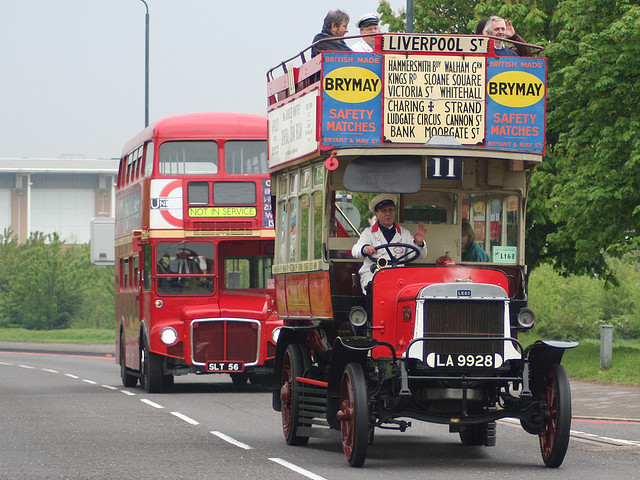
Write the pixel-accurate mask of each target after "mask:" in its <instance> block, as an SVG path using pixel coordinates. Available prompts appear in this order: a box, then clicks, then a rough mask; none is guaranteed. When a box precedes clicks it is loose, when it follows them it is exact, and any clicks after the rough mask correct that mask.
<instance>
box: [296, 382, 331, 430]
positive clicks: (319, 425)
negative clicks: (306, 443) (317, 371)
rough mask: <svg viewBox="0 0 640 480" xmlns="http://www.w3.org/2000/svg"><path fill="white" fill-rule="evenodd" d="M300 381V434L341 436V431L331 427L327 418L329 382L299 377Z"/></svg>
mask: <svg viewBox="0 0 640 480" xmlns="http://www.w3.org/2000/svg"><path fill="white" fill-rule="evenodd" d="M296 382H297V383H298V392H299V393H300V395H299V397H298V407H299V411H298V429H297V432H298V435H300V436H304V437H316V438H328V439H337V438H340V432H338V431H337V430H333V429H331V427H330V426H329V423H328V422H327V420H326V415H327V383H326V382H322V381H319V380H313V379H310V378H303V377H297V378H296Z"/></svg>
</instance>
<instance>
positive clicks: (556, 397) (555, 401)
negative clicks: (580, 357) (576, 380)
mask: <svg viewBox="0 0 640 480" xmlns="http://www.w3.org/2000/svg"><path fill="white" fill-rule="evenodd" d="M544 395H545V401H546V413H545V428H544V431H543V432H541V433H540V434H539V438H540V452H541V453H542V460H543V461H544V464H545V465H546V466H547V467H550V468H558V467H559V466H560V465H561V464H562V461H563V460H564V456H565V454H566V453H567V448H568V447H569V435H570V433H571V387H570V385H569V377H567V373H566V372H565V370H564V367H563V366H562V365H553V366H552V367H551V371H550V372H549V373H548V374H547V376H546V377H545V379H544Z"/></svg>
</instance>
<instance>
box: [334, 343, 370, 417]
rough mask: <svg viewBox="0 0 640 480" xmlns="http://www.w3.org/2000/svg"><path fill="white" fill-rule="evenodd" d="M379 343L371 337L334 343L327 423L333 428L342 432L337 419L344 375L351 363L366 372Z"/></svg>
mask: <svg viewBox="0 0 640 480" xmlns="http://www.w3.org/2000/svg"><path fill="white" fill-rule="evenodd" d="M377 344H378V342H377V341H376V340H374V339H373V338H370V337H338V338H336V340H335V342H334V343H333V350H332V352H331V364H330V365H329V373H328V375H327V380H328V382H327V383H328V385H327V421H328V422H329V425H330V426H331V428H334V429H336V430H340V421H339V420H338V418H337V417H336V414H337V413H338V410H340V384H341V383H342V374H343V373H344V370H345V368H346V366H347V364H349V363H353V362H355V363H359V364H360V365H362V369H363V370H364V371H365V377H366V371H367V369H366V365H367V355H368V353H369V350H371V349H372V348H374V347H375V346H376V345H377Z"/></svg>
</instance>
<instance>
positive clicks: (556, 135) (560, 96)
mask: <svg viewBox="0 0 640 480" xmlns="http://www.w3.org/2000/svg"><path fill="white" fill-rule="evenodd" d="M449 7H451V8H449ZM378 11H379V12H380V13H381V14H382V20H383V22H384V23H387V24H388V25H389V29H390V30H391V31H402V30H404V24H403V20H404V14H403V13H402V12H401V13H399V14H393V13H392V12H391V9H390V7H389V5H388V4H387V3H383V4H381V6H380V7H379V9H378ZM492 14H497V15H500V16H503V17H505V18H508V19H510V20H511V21H512V22H513V24H514V25H515V27H516V31H517V32H518V33H520V34H521V35H522V36H523V37H524V38H525V39H526V40H527V41H529V42H530V43H535V44H540V45H543V46H545V47H546V50H545V51H544V52H543V53H542V55H544V56H546V57H547V59H548V89H547V99H548V100H547V107H548V108H547V111H548V115H547V157H546V162H545V163H544V164H543V165H541V166H540V167H539V168H538V171H537V172H535V173H534V174H533V175H532V178H531V188H530V195H529V204H528V208H527V212H528V220H527V231H528V239H529V240H528V245H527V252H526V256H527V263H528V265H529V267H530V270H531V269H533V268H535V266H536V265H537V264H539V263H544V262H550V263H551V264H552V265H553V266H554V268H555V269H556V270H557V271H559V272H561V273H563V274H565V275H567V274H588V275H598V277H600V278H604V279H606V280H612V281H615V279H614V276H613V275H612V271H611V269H610V267H609V265H608V264H607V261H606V259H607V258H608V257H614V258H621V257H622V256H623V255H625V254H634V252H638V251H640V249H639V247H640V245H639V243H640V239H638V236H637V235H636V232H637V231H638V229H639V228H640V224H639V220H640V207H639V205H640V185H638V183H639V182H640V177H639V176H638V175H635V173H636V169H637V167H638V163H639V161H640V158H639V155H640V153H639V152H640V149H639V148H638V147H639V146H640V140H639V138H640V136H639V135H638V134H639V133H640V132H639V129H640V109H639V108H638V104H640V82H638V77H639V76H640V7H639V6H638V1H637V0H560V1H558V0H523V1H519V2H513V1H512V0H488V1H472V2H464V5H460V4H459V2H453V3H450V4H447V8H445V7H443V6H442V4H441V3H440V2H437V1H433V0H416V1H415V6H414V15H415V17H416V20H415V26H416V28H415V30H416V31H418V32H434V33H445V32H459V33H466V32H470V31H472V30H473V29H474V28H475V25H476V24H477V22H478V19H480V18H482V17H486V16H489V15H492ZM425 17H427V18H425ZM463 18H466V30H465V29H463V28H461V27H460V26H461V25H462V23H463Z"/></svg>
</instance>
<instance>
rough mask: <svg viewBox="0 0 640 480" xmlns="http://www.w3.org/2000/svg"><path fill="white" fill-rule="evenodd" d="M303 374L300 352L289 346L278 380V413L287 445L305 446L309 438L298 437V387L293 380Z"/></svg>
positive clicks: (298, 349)
mask: <svg viewBox="0 0 640 480" xmlns="http://www.w3.org/2000/svg"><path fill="white" fill-rule="evenodd" d="M303 373H304V363H303V358H302V351H301V349H300V346H299V345H294V344H291V345H289V346H288V347H287V351H286V352H285V354H284V357H283V359H282V375H281V380H280V403H281V408H280V411H281V413H282V432H283V433H284V438H285V439H286V441H287V445H307V444H308V443H309V437H305V436H300V435H298V422H299V413H300V407H299V399H298V397H299V395H300V392H299V387H298V383H297V382H296V381H294V380H295V378H296V377H301V376H302V375H303Z"/></svg>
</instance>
